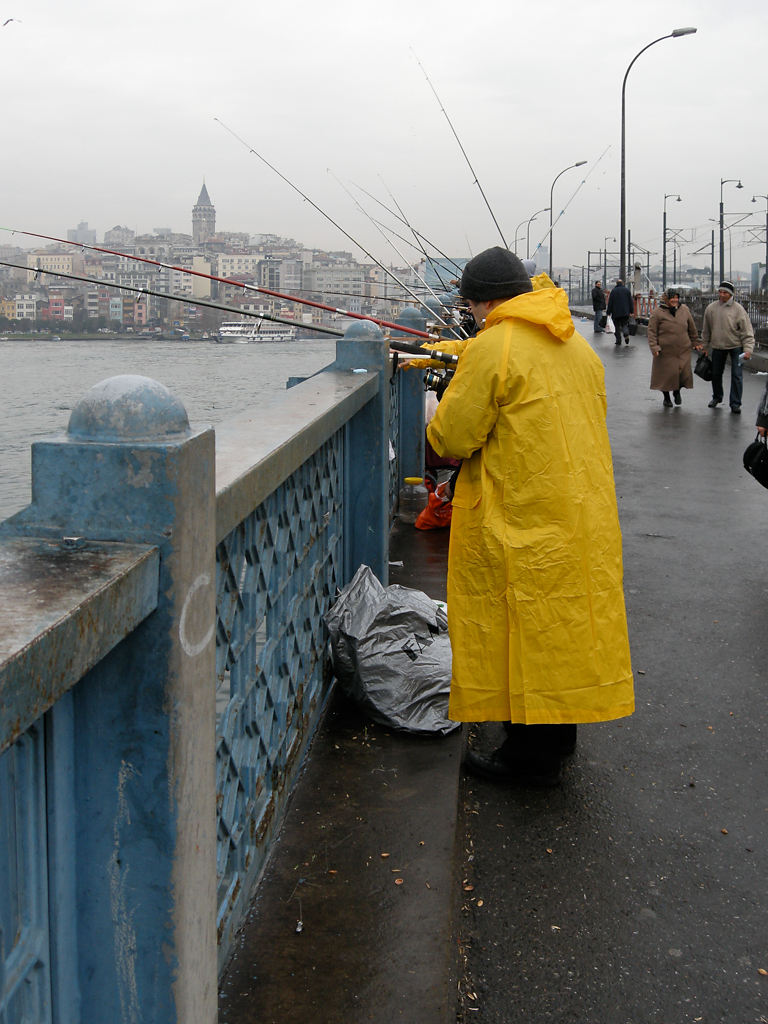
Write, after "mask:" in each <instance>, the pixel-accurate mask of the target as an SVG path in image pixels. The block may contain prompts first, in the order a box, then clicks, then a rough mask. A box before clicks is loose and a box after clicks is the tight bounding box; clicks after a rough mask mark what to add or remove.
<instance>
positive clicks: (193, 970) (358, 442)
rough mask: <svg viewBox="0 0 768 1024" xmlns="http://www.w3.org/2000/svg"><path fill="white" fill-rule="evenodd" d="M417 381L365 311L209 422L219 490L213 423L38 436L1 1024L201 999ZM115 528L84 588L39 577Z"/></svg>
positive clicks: (2, 862)
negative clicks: (281, 387) (93, 583)
mask: <svg viewBox="0 0 768 1024" xmlns="http://www.w3.org/2000/svg"><path fill="white" fill-rule="evenodd" d="M420 399H421V385H420V379H419V378H418V376H417V375H413V374H410V375H409V374H403V373H392V367H391V364H390V361H389V358H388V356H387V353H386V346H383V345H382V343H381V335H380V333H379V332H378V330H377V329H375V328H371V327H369V326H367V325H366V326H365V327H364V329H362V330H360V329H357V330H355V329H354V328H353V329H352V330H351V331H350V332H348V336H347V337H346V338H345V339H344V340H343V341H342V342H340V343H339V349H338V351H337V359H336V362H335V364H333V365H332V366H331V367H328V368H327V370H326V371H324V372H323V373H321V374H318V375H317V376H316V377H313V378H312V379H311V380H310V381H307V382H306V383H305V384H304V385H302V386H299V387H296V388H292V389H291V390H290V391H288V392H286V394H285V395H284V396H282V397H281V398H280V399H279V401H276V402H275V403H274V405H273V406H272V407H271V408H270V409H268V410H265V409H260V410H259V415H258V416H254V415H252V414H250V415H244V416H242V417H239V418H236V419H234V420H232V421H229V422H227V423H225V424H222V425H221V427H219V428H218V429H217V432H216V440H215V473H216V480H215V487H214V485H213V479H212V476H211V472H212V466H211V463H212V461H213V460H212V459H211V454H210V453H211V449H212V443H211V440H212V439H211V440H209V437H208V435H210V432H207V434H206V433H203V434H200V435H190V438H189V440H188V441H187V440H186V439H182V440H179V439H178V437H177V436H176V435H175V434H174V435H173V436H172V437H171V439H170V440H166V439H165V438H163V439H162V440H160V441H158V442H154V441H153V442H152V443H151V444H149V446H148V447H145V445H147V442H146V441H145V440H141V441H133V440H131V439H126V441H125V443H123V442H122V441H121V440H120V439H119V438H118V440H115V439H114V438H112V436H111V435H109V437H107V433H104V434H103V435H98V432H97V436H96V437H95V438H86V439H85V440H84V441H82V442H81V443H74V441H73V439H72V438H67V439H64V440H61V441H55V442H50V443H49V442H41V443H40V445H38V446H35V447H36V450H35V451H33V494H36V495H37V498H36V499H35V500H33V504H32V505H31V506H29V508H28V509H27V510H25V511H24V512H23V513H21V514H20V515H19V516H17V517H14V518H13V519H12V520H9V521H7V522H6V523H5V524H2V528H0V545H1V544H2V543H4V541H3V537H5V538H6V539H7V541H8V544H9V545H11V547H12V548H13V546H14V545H16V546H18V544H19V543H20V541H19V538H23V540H24V543H26V544H31V545H33V546H34V545H38V546H39V545H41V544H43V545H48V547H49V548H51V547H52V548H54V549H55V550H53V551H48V552H46V551H43V552H42V554H41V553H40V552H38V557H39V558H41V559H42V562H41V566H42V567H43V568H44V567H45V565H47V566H48V572H49V574H48V576H47V578H46V572H45V571H43V572H42V577H41V578H42V585H41V588H40V590H39V591H38V594H39V593H47V592H50V591H51V590H52V589H56V596H57V600H58V602H59V605H61V606H62V607H58V606H57V610H56V616H58V617H56V616H54V618H55V622H53V624H51V622H47V623H46V624H42V623H41V625H40V627H39V628H36V629H32V630H31V635H28V636H25V637H22V636H16V635H15V634H13V631H10V633H9V632H8V631H5V635H9V636H11V641H12V642H11V643H10V645H6V646H5V647H3V646H0V695H1V696H2V698H3V707H2V710H0V877H3V878H4V879H6V880H8V883H7V884H5V885H4V886H3V887H0V1021H1V1022H2V1024H21V1022H22V1021H23V1022H24V1024H29V1022H35V1024H37V1022H40V1024H43V1022H45V1024H48V1022H50V1024H61V1022H69V1021H74V1020H80V1021H82V1022H83V1024H89V1022H96V1021H102V1020H104V1019H110V1020H114V1021H121V1022H122V1021H126V1022H127V1021H134V1020H140V1019H147V1020H149V1019H152V1020H153V1021H157V1022H165V1021H177V1020H178V1021H181V1020H183V1019H191V1018H190V1016H189V1014H190V1012H192V1011H191V1010H190V1006H193V1007H194V1013H200V1014H202V1015H203V1017H205V1019H212V1016H211V1014H215V976H216V960H217V957H216V945H218V965H219V967H220V966H221V965H223V963H224V962H225V961H226V959H227V957H228V955H229V953H230V950H231V944H232V940H233V936H234V933H235V931H236V929H237V927H238V924H239V923H240V921H241V920H242V918H243V915H244V913H245V912H246V909H247V907H248V903H249V900H250V898H251V896H252V893H253V890H254V886H255V885H256V884H257V882H258V878H259V875H260V873H261V870H262V868H263V865H264V862H265V860H266V857H267V856H268V852H269V845H270V842H271V840H272V839H273V837H274V834H275V831H276V829H277V827H278V825H279V821H280V818H281V815H282V813H283V811H284V808H285V804H286V802H287V799H288V796H289V794H290V790H291V787H292V786H293V783H294V781H295V778H296V775H297V773H298V771H299V769H300V764H301V760H302V757H303V755H304V753H305V751H306V749H307V747H308V744H309V742H310V741H311V738H312V735H313V734H314V732H315V730H316V728H317V725H318V722H319V720H320V717H321V715H322V711H323V708H324V705H325V702H326V700H327V698H328V695H329V692H330V685H331V679H330V671H329V664H328V656H327V644H326V634H325V629H324V626H323V621H322V620H323V616H324V614H325V612H326V611H327V610H328V608H329V607H330V604H331V603H332V601H333V600H334V597H335V594H336V592H337V589H338V588H339V587H341V586H343V585H344V584H345V583H346V582H347V581H348V580H349V579H351V577H352V575H353V574H354V571H355V570H356V568H357V566H358V565H359V564H360V563H361V562H366V563H367V564H369V565H371V566H372V567H373V568H374V571H376V572H377V574H378V575H379V576H380V578H382V581H383V582H386V578H387V545H388V529H389V523H390V519H391V514H392V511H393V507H394V501H395V500H396V494H397V487H398V483H399V477H400V474H401V473H406V474H410V473H412V472H414V471H415V467H417V466H418V463H419V457H420V456H419V453H418V450H417V451H416V452H415V453H414V452H411V451H409V450H408V448H407V445H404V442H403V439H402V437H401V436H399V435H400V434H401V433H402V430H403V425H404V424H405V425H406V429H407V430H408V431H410V432H411V433H412V436H413V437H415V438H417V439H418V438H419V437H420V436H422V437H423V402H421V400H420ZM414 405H415V407H416V408H415V410H414ZM94 408H95V409H96V416H97V419H98V417H99V416H102V415H103V410H101V408H100V407H99V406H98V405H96V406H95V407H94ZM91 412H93V410H91ZM173 414H174V416H177V415H178V410H176V409H174V411H173ZM106 415H107V418H108V419H109V417H110V416H111V413H109V412H108V413H107V414H106ZM419 416H421V421H420V424H421V425H420V426H419ZM99 422H100V423H101V421H99ZM109 422H110V424H111V423H112V420H111V419H109ZM99 429H102V426H99ZM110 429H111V428H110ZM174 429H175V428H174ZM421 443H422V444H423V440H422V442H421ZM416 447H417V449H418V444H417V445H416ZM163 453H166V454H163ZM163 459H165V460H167V465H168V468H167V470H165V469H163V470H162V472H160V471H159V470H157V465H159V464H160V463H162V462H163ZM105 465H106V466H107V468H108V472H107V471H105ZM35 474H37V475H38V476H39V478H40V479H39V480H38V482H37V484H36V481H35ZM57 474H58V477H57ZM153 474H154V477H153ZM206 479H210V480H211V484H210V492H209V493H210V501H209V499H208V498H206V497H205V495H206V491H207V487H208V486H209V485H208V484H206V482H205V481H206ZM153 480H154V481H155V483H153ZM155 484H156V496H155V492H153V491H152V487H153V486H155ZM153 502H156V504H157V514H156V515H155V514H154V513H153V516H150V517H147V518H148V522H147V524H145V523H144V521H143V518H142V517H143V515H144V508H145V505H146V503H149V504H150V505H151V504H152V503H153ZM140 520H141V521H140ZM208 524H210V526H209V525H208ZM73 533H76V534H77V536H78V537H79V538H80V540H75V541H73V540H72V539H71V536H72V534H73ZM65 534H66V535H67V536H68V537H69V538H70V539H68V540H67V541H66V542H64V541H62V536H63V535H65ZM90 537H93V538H96V539H95V540H83V539H82V538H90ZM40 538H43V540H41V539H40ZM116 540H120V541H121V542H125V543H124V544H123V547H122V548H120V551H121V557H122V558H123V561H124V562H125V563H126V564H125V565H123V566H122V568H121V570H120V572H118V571H117V570H115V572H114V573H111V570H106V569H105V570H104V572H105V573H106V575H105V576H104V578H102V579H101V580H100V583H99V586H98V588H96V591H95V592H94V594H86V595H83V594H81V593H74V592H70V590H69V589H68V587H69V582H68V581H69V576H68V575H67V572H66V571H64V572H63V574H62V575H60V577H59V579H60V585H59V587H58V589H57V588H51V586H50V584H51V579H52V577H51V576H50V572H51V571H52V567H53V565H54V563H56V564H57V565H58V566H59V569H60V570H61V567H62V565H63V564H64V563H62V562H61V559H62V558H64V559H65V563H66V565H71V564H73V563H72V559H78V558H79V559H80V561H81V562H82V564H83V566H85V567H86V568H87V566H88V565H89V564H90V565H91V566H93V565H95V563H96V562H97V561H98V560H99V559H101V562H99V564H102V565H105V564H106V562H105V561H104V559H106V554H104V552H103V550H102V549H109V551H111V550H112V548H111V547H110V545H111V546H112V547H115V544H114V542H115V541H116ZM62 547H63V549H64V550H63V553H62V551H61V550H59V549H60V548H62ZM117 547H119V545H117ZM158 556H159V561H158ZM46 559H47V561H46ZM67 559H69V562H66V560H67ZM214 563H215V568H214ZM66 565H64V568H65V570H66ZM2 568H4V569H7V570H8V571H7V572H0V619H2V620H3V622H4V623H5V622H6V620H7V621H8V622H10V621H11V620H10V619H9V618H8V616H10V615H11V614H12V615H13V621H14V622H16V621H17V619H19V618H21V619H24V618H25V614H26V613H28V612H29V611H30V609H31V608H32V607H33V605H34V603H35V595H34V593H28V594H27V596H26V601H27V603H26V604H25V597H24V595H23V594H22V595H21V597H20V596H19V594H18V593H15V594H14V597H13V600H10V598H8V595H9V594H10V591H9V590H8V588H9V587H10V585H11V584H10V582H9V580H11V578H12V577H13V578H15V579H17V582H18V577H19V576H20V575H21V577H22V583H23V573H24V568H23V565H22V563H21V562H20V561H19V555H18V552H17V551H16V550H15V548H14V550H13V551H11V553H10V554H9V555H8V557H7V559H6V563H5V565H4V566H3V565H0V569H2ZM158 572H159V583H157V582H156V583H155V587H156V589H155V599H154V603H152V604H151V605H149V604H148V603H147V602H148V597H147V581H148V580H151V578H152V576H151V574H152V573H154V574H155V575H154V578H155V581H157V580H158ZM85 575H86V576H87V575H88V572H87V571H86V574H85ZM214 577H215V584H214ZM30 589H31V588H30ZM49 596H50V594H49ZM4 597H5V598H8V599H7V600H4ZM14 602H15V604H14ZM214 602H215V603H214ZM155 604H156V605H157V608H156V610H155V611H154V612H153V611H152V607H154V605H155ZM11 605H13V606H14V607H13V613H11V610H10V608H11ZM67 605H69V606H68V607H65V606H67ZM62 608H63V611H62ZM117 609H119V613H118V612H117ZM60 613H61V614H60ZM116 614H117V615H118V618H115V615H116ZM209 614H210V616H212V619H211V618H206V616H207V615H209ZM139 623H141V625H138V624H139ZM137 625H138V628H137ZM73 630H74V632H73ZM11 634H12V635H11ZM14 644H15V647H14V646H13V645H14ZM11 647H13V650H11ZM214 647H215V658H214ZM82 652H85V653H82ZM108 652H109V653H108ZM209 652H210V654H209ZM73 653H74V654H76V655H77V656H75V657H74V658H73V657H71V655H72V654H73ZM81 654H82V656H80V655H81ZM214 666H215V667H214ZM155 677H156V678H155ZM187 680H188V681H187ZM206 680H207V681H208V682H207V684H206ZM206 685H207V686H208V693H209V694H210V697H209V698H206V695H205V689H206ZM214 690H215V694H214ZM22 698H23V699H22ZM214 699H215V708H214ZM8 709H11V710H12V711H13V714H11V713H9V711H8ZM19 709H21V710H19ZM214 733H215V737H214ZM214 757H215V764H216V768H215V772H216V774H215V791H214V788H213V778H214V777H213V773H212V771H211V769H212V767H213V764H212V762H213V759H214ZM209 780H210V782H209ZM214 807H215V818H216V826H215V828H214V827H212V826H213V823H212V822H211V825H210V826H209V824H208V821H209V814H210V815H211V817H212V816H213V810H214ZM209 915H210V936H211V941H210V942H208V939H207V933H208V925H207V924H206V919H207V918H208V916H209ZM195 922H197V923H195ZM198 931H199V932H200V935H198V934H197V933H198ZM217 939H218V943H217V942H216V940H217ZM161 948H162V949H164V950H165V953H164V955H163V957H162V959H158V955H157V951H158V950H159V949H161ZM212 977H213V979H214V984H213V992H211V991H210V990H211V987H212V986H211V978H212ZM206 1001H207V1002H206ZM206 1007H207V1009H206ZM211 1008H212V1009H211ZM209 1011H210V1012H209ZM206 1014H208V1015H207V1016H206ZM203 1017H201V1019H203Z"/></svg>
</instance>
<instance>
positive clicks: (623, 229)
mask: <svg viewBox="0 0 768 1024" xmlns="http://www.w3.org/2000/svg"><path fill="white" fill-rule="evenodd" d="M695 31H696V29H695V28H674V29H672V31H671V32H669V33H668V34H667V35H665V36H659V38H658V39H654V40H653V42H651V43H648V45H647V46H644V47H643V48H642V50H640V51H639V53H636V54H635V56H634V57H633V58H632V60H631V61H630V63H629V67H628V68H627V70H626V71H625V72H624V81H623V82H622V83H621V215H620V218H619V220H620V224H619V234H620V236H621V240H620V243H619V277H620V278H621V279H622V281H623V280H624V279H625V277H626V272H627V183H626V173H625V167H626V160H625V139H626V131H625V127H626V117H625V102H624V100H625V93H626V89H627V76H628V75H629V72H630V71H631V70H632V65H633V64H634V63H635V61H636V60H637V58H638V57H639V56H640V55H641V54H643V53H645V51H646V50H649V49H650V48H651V47H652V46H655V45H656V43H660V42H661V41H662V39H677V38H678V36H690V35H693V33H694V32H695Z"/></svg>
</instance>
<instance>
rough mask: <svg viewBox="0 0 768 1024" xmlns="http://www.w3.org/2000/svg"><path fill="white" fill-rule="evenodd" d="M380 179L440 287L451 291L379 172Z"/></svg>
mask: <svg viewBox="0 0 768 1024" xmlns="http://www.w3.org/2000/svg"><path fill="white" fill-rule="evenodd" d="M379 181H380V182H381V184H382V185H383V186H384V188H385V189H386V190H387V195H388V196H389V198H390V199H391V200H392V202H393V203H394V204H395V206H396V207H397V209H398V212H399V214H400V216H401V217H402V218H403V220H404V221H405V223H406V224H407V225H408V230H409V231H410V232H411V234H412V235H413V237H414V238H415V239H416V241H417V242H418V243H419V249H420V250H421V251H422V253H423V254H424V258H425V259H426V260H427V261H428V263H429V265H430V266H431V267H432V270H433V271H434V274H435V277H437V280H438V281H439V282H440V287H441V288H442V289H443V290H444V291H450V289H449V288H446V285H445V281H443V279H442V277H441V276H440V271H439V270H438V269H437V264H435V263H433V261H432V260H431V259H430V257H429V256H428V255H427V250H426V249H425V248H424V246H423V245H422V244H421V242H420V241H419V236H418V235H417V234H416V232H415V231H414V230H413V228H412V227H411V223H410V221H409V220H408V218H407V217H406V216H405V211H404V210H403V208H402V206H401V205H400V203H398V201H397V200H396V199H395V197H394V195H393V194H392V189H391V188H390V187H389V186H388V185H387V183H386V181H384V178H383V177H382V175H381V174H379ZM442 269H443V270H445V267H443V268H442Z"/></svg>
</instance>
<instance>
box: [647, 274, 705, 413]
mask: <svg viewBox="0 0 768 1024" xmlns="http://www.w3.org/2000/svg"><path fill="white" fill-rule="evenodd" d="M648 345H649V347H650V349H651V352H652V353H653V365H652V367H651V391H661V392H662V393H663V395H664V405H665V406H666V407H667V408H671V406H672V399H671V398H670V396H669V393H670V391H671V392H672V394H673V395H674V399H675V405H681V404H682V401H683V400H682V398H681V396H680V389H681V388H692V387H693V373H692V372H691V348H692V347H693V348H695V349H696V350H699V349H701V344H700V343H699V332H698V331H697V330H696V324H695V323H694V322H693V317H692V316H691V311H690V309H688V307H687V306H686V305H685V304H681V302H680V292H678V291H676V290H675V289H673V288H669V289H668V290H667V291H666V292H664V294H663V295H662V296H661V300H660V302H659V305H658V306H657V308H656V309H654V311H653V313H651V318H650V320H649V321H648Z"/></svg>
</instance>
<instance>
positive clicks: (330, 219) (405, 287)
mask: <svg viewBox="0 0 768 1024" xmlns="http://www.w3.org/2000/svg"><path fill="white" fill-rule="evenodd" d="M214 121H216V122H217V123H218V124H220V125H221V127H222V128H223V129H224V130H225V131H226V132H229V134H230V135H231V136H232V137H233V138H234V139H237V141H238V142H239V143H240V144H241V145H242V146H245V148H246V149H247V150H248V152H249V153H251V154H252V155H253V156H255V157H258V159H259V160H261V162H262V163H263V164H266V166H267V167H268V168H269V169H270V170H271V171H274V173H275V174H276V175H277V176H278V178H281V179H282V180H283V181H284V182H285V183H286V185H290V187H291V188H292V189H293V190H294V192H297V193H298V194H299V195H300V196H301V198H302V199H303V200H304V201H305V202H307V203H309V205H310V206H312V207H314V209H315V210H317V212H318V213H319V214H321V215H322V216H323V217H325V219H326V220H327V221H328V222H329V223H330V224H333V226H334V227H335V228H336V229H337V230H338V231H340V232H341V233H342V235H344V237H345V238H348V239H349V240H350V242H352V244H353V245H356V246H357V247H358V249H360V251H361V252H364V253H365V255H366V256H367V257H368V259H369V260H372V261H373V262H374V263H375V264H376V266H377V267H380V268H381V269H382V270H383V271H384V273H385V274H386V275H387V276H388V277H391V278H392V280H393V281H394V282H395V283H396V284H398V285H399V286H400V287H401V288H402V289H403V290H404V291H406V292H408V294H409V295H410V296H411V297H412V298H413V299H415V300H416V302H418V303H419V304H420V305H424V303H423V302H422V301H421V299H419V297H418V296H417V295H414V294H413V292H411V290H410V288H409V287H408V285H407V284H405V282H404V281H401V280H400V278H399V277H397V275H396V274H393V273H392V271H391V270H390V269H389V268H388V267H385V266H384V264H383V263H381V262H380V261H379V260H377V259H376V257H375V256H374V255H373V254H372V253H370V252H368V250H367V249H366V248H365V246H363V245H362V244H361V243H360V242H358V241H357V239H356V238H353V237H352V235H350V233H349V232H348V231H345V230H344V228H343V227H342V226H341V225H340V224H339V223H338V222H337V221H335V220H334V219H333V217H331V216H330V214H328V213H326V212H325V210H322V209H321V208H320V207H319V206H318V205H317V203H316V202H314V200H312V199H310V198H309V196H308V195H307V194H306V192H302V190H301V189H300V188H299V187H298V185H295V184H294V183H293V182H292V181H291V180H290V179H289V178H287V177H286V176H285V175H284V174H283V173H282V171H279V170H278V169H277V167H275V166H274V164H271V163H270V162H269V160H267V158H266V157H265V156H262V154H261V153H259V152H258V151H257V150H255V149H254V148H253V146H250V145H249V144H248V143H247V142H246V141H245V139H243V138H241V137H240V136H239V135H238V134H237V132H235V131H233V130H232V129H231V128H230V127H228V125H226V124H224V122H223V121H222V120H221V118H219V117H214ZM430 313H431V310H430Z"/></svg>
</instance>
